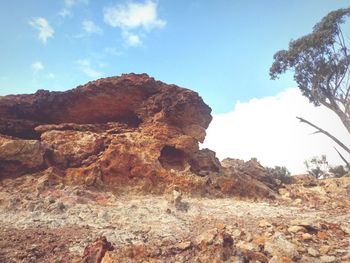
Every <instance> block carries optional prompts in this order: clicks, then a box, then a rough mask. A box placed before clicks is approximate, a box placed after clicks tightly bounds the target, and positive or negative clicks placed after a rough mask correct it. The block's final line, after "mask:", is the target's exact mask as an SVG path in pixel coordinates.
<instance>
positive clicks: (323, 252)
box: [319, 245, 331, 255]
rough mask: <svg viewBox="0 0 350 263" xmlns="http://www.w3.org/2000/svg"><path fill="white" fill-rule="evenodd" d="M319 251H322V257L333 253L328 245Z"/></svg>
mask: <svg viewBox="0 0 350 263" xmlns="http://www.w3.org/2000/svg"><path fill="white" fill-rule="evenodd" d="M319 251H320V253H321V254H322V255H325V254H328V253H329V252H330V251H331V247H330V246H327V245H324V246H321V247H320V249H319Z"/></svg>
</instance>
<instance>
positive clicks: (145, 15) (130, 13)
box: [103, 0, 166, 46]
mask: <svg viewBox="0 0 350 263" xmlns="http://www.w3.org/2000/svg"><path fill="white" fill-rule="evenodd" d="M103 15H104V21H105V23H106V24H108V25H110V26H112V27H115V28H120V29H121V30H122V36H123V38H124V40H125V41H126V43H127V44H128V45H130V46H137V45H140V44H141V38H140V36H139V35H137V34H136V33H135V32H133V33H132V32H131V31H132V30H145V31H147V32H149V31H150V30H152V29H154V28H163V27H164V26H165V25H166V21H165V20H162V19H160V18H158V14H157V2H154V1H151V0H147V1H145V2H144V3H136V2H129V3H127V4H124V5H121V4H120V5H117V6H114V7H108V8H105V9H104V12H103Z"/></svg>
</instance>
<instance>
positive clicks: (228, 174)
mask: <svg viewBox="0 0 350 263" xmlns="http://www.w3.org/2000/svg"><path fill="white" fill-rule="evenodd" d="M210 112H211V109H210V108H209V106H207V105H206V104H205V103H204V102H203V100H202V99H201V97H199V96H198V94H197V93H195V92H193V91H191V90H188V89H184V88H180V87H177V86H175V85H167V84H165V83H162V82H160V81H156V80H154V79H153V78H150V77H149V76H147V75H146V74H140V75H137V74H128V75H122V76H121V77H111V78H105V79H100V80H96V81H93V82H89V83H88V84H86V85H84V86H79V87H78V88H76V89H73V90H70V91H66V92H49V91H44V90H41V91H38V92H37V93H35V94H30V95H10V96H4V97H0V136H1V137H0V149H1V153H0V168H1V169H0V178H1V177H9V176H10V177H11V176H12V177H13V176H16V175H23V174H32V173H35V172H37V173H38V174H39V175H40V174H42V173H46V174H48V173H49V172H52V171H54V175H55V176H56V177H60V179H61V181H62V183H65V184H84V185H89V186H99V187H100V186H109V187H113V188H114V190H117V191H120V192H130V191H136V192H144V193H163V192H166V191H167V189H168V188H169V186H177V187H178V189H181V191H182V192H191V193H193V194H201V195H206V194H209V195H219V196H220V195H236V196H241V197H258V198H263V197H275V194H276V192H275V191H274V190H275V189H274V188H275V187H276V184H275V183H274V181H273V180H272V179H271V178H270V177H269V174H268V172H267V171H266V170H265V169H264V168H263V167H262V166H261V165H260V164H259V163H258V162H253V161H249V162H246V163H245V162H243V161H239V160H231V161H230V160H225V161H224V162H223V166H222V165H221V163H220V162H219V160H218V159H217V158H216V156H215V152H213V151H211V150H209V149H202V150H200V149H199V142H203V140H204V138H205V130H206V128H207V127H208V125H209V123H210V121H211V118H212V117H211V115H210ZM1 134H3V135H1ZM53 168H54V169H53Z"/></svg>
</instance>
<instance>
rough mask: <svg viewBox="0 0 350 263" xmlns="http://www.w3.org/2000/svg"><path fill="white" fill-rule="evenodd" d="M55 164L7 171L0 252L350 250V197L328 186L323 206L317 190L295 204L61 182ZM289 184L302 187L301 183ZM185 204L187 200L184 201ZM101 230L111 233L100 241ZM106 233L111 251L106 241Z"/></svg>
mask: <svg viewBox="0 0 350 263" xmlns="http://www.w3.org/2000/svg"><path fill="white" fill-rule="evenodd" d="M58 173H59V170H57V169H56V170H53V169H52V170H51V171H50V172H48V171H45V172H42V173H41V175H38V174H36V175H35V176H21V177H17V178H15V179H13V178H6V179H3V180H1V181H0V211H1V213H0V226H1V227H0V262H38V263H41V262H56V261H57V262H67V261H68V262H75V263H78V262H82V260H83V259H84V260H85V259H86V260H90V262H96V261H94V260H96V259H98V260H100V259H101V257H103V258H102V261H101V262H105V263H107V262H109V263H110V262H113V263H114V262H258V261H260V262H297V263H304V262H328V261H331V260H333V261H334V262H342V263H346V262H348V261H349V258H350V256H349V249H350V232H349V229H350V221H349V220H350V214H349V211H350V210H349V209H350V203H349V202H347V203H344V202H342V199H340V200H338V199H337V198H334V195H333V194H332V193H327V192H326V191H324V193H323V194H324V196H323V198H324V200H325V202H326V203H322V204H320V205H319V206H317V207H313V203H312V202H311V200H312V198H313V197H312V196H308V198H309V199H305V200H303V202H302V203H299V204H294V202H293V199H290V200H289V201H287V199H286V200H284V199H277V200H271V199H265V200H264V201H261V200H259V201H253V200H251V199H250V200H248V199H247V200H240V199H238V198H233V197H226V198H213V197H210V198H203V197H193V196H192V197H191V196H189V195H186V194H181V193H180V192H178V191H176V190H173V192H172V195H171V198H170V199H169V200H167V199H166V197H165V196H163V195H132V194H128V195H121V194H118V193H116V192H114V191H108V190H105V189H100V190H99V189H97V188H95V187H87V186H85V185H63V184H61V183H59V180H57V181H56V179H55V178H56V177H54V174H57V175H56V176H57V177H58V176H59V174H58ZM39 176H40V177H39ZM50 176H51V178H50ZM348 179H350V178H341V179H327V180H321V181H320V186H315V187H313V188H316V187H317V188H318V189H319V190H321V189H327V187H328V186H327V185H328V184H330V182H331V181H332V180H336V182H337V184H338V187H339V191H338V193H341V192H342V191H343V190H344V188H346V186H347V184H348ZM288 187H289V190H292V189H293V190H294V191H295V192H299V191H300V192H302V191H303V190H301V189H303V187H304V186H303V185H302V184H291V185H288ZM324 187H326V188H324ZM297 190H299V191H297ZM327 196H328V198H326V197H327ZM330 197H332V198H330ZM315 198H316V196H315ZM181 204H182V205H183V204H186V207H187V208H186V209H178V208H179V205H180V206H181ZM296 227H298V228H297V229H296V231H291V229H293V228H296ZM100 236H105V237H106V238H107V240H104V239H103V240H100V241H99V239H98V240H97V241H96V239H97V238H98V237H100ZM95 241H96V242H95ZM108 242H110V243H111V245H112V246H113V247H114V250H113V251H106V250H109V249H111V247H110V245H109V243H108ZM84 251H86V253H85V255H84ZM103 254H104V256H103ZM70 259H74V260H75V261H74V260H73V261H70ZM88 262H89V261H88ZM97 262H98V261H97Z"/></svg>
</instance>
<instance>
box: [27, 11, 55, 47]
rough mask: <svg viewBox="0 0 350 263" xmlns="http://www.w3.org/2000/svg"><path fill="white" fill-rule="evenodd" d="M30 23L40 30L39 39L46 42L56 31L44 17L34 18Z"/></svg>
mask: <svg viewBox="0 0 350 263" xmlns="http://www.w3.org/2000/svg"><path fill="white" fill-rule="evenodd" d="M29 24H30V25H31V26H32V27H34V28H35V29H37V30H38V31H39V39H40V40H41V42H43V43H44V44H45V43H46V42H47V40H48V39H49V38H52V37H53V34H54V33H55V31H54V29H53V28H52V27H51V26H50V24H49V22H47V20H46V19H45V18H43V17H37V18H33V19H32V20H30V21H29Z"/></svg>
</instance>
